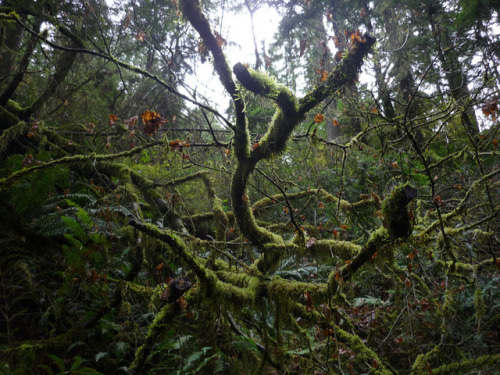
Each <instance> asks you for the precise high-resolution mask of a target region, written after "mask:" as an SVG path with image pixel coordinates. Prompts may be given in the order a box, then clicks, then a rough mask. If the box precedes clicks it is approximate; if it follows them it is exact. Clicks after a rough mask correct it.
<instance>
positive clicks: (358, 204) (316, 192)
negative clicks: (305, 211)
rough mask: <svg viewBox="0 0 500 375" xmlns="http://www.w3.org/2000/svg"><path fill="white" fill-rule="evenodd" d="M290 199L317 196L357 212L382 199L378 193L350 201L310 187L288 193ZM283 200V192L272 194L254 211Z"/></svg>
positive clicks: (378, 203)
mask: <svg viewBox="0 0 500 375" xmlns="http://www.w3.org/2000/svg"><path fill="white" fill-rule="evenodd" d="M286 196H287V198H288V200H297V199H301V198H305V197H312V196H317V197H318V199H322V200H324V201H326V202H331V203H334V204H335V206H336V207H338V206H340V209H341V210H342V211H343V212H345V213H350V212H356V210H357V209H359V208H362V207H370V206H374V207H380V205H381V201H380V198H379V197H378V196H377V195H373V196H372V197H371V198H366V199H361V200H359V201H357V202H353V203H350V202H348V201H346V200H344V199H341V198H339V197H337V196H334V195H333V194H330V193H328V192H327V191H326V190H324V189H321V188H320V189H309V190H304V191H299V192H297V193H289V194H287V195H286ZM282 200H283V195H282V194H275V195H271V196H270V197H268V198H267V197H266V198H262V199H260V200H258V201H257V202H255V203H254V204H253V205H252V209H253V210H254V211H260V210H264V209H267V208H271V207H274V206H275V205H276V203H277V202H281V201H282Z"/></svg>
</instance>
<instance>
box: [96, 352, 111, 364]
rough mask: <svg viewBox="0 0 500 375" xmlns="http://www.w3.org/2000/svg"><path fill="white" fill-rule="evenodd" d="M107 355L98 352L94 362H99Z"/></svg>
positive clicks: (106, 353)
mask: <svg viewBox="0 0 500 375" xmlns="http://www.w3.org/2000/svg"><path fill="white" fill-rule="evenodd" d="M107 355H108V352H99V353H97V354H96V355H95V361H96V362H99V361H100V360H101V359H103V358H104V357H106V356H107Z"/></svg>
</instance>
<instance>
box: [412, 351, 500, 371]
mask: <svg viewBox="0 0 500 375" xmlns="http://www.w3.org/2000/svg"><path fill="white" fill-rule="evenodd" d="M483 367H489V368H497V369H498V368H499V367H500V354H487V355H483V356H481V357H477V358H474V359H468V360H463V361H459V362H453V363H448V364H445V365H441V366H439V367H437V368H433V369H432V373H433V374H434V375H447V374H449V375H458V374H465V373H471V372H470V371H471V370H474V369H480V368H483ZM422 373H424V374H428V373H430V371H426V372H422Z"/></svg>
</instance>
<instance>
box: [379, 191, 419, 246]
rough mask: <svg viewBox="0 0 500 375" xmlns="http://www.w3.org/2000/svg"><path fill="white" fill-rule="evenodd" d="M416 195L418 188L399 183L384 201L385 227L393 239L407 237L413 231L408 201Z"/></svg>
mask: <svg viewBox="0 0 500 375" xmlns="http://www.w3.org/2000/svg"><path fill="white" fill-rule="evenodd" d="M415 196H416V190H415V189H414V188H412V187H411V186H410V185H408V184H401V185H398V186H397V187H396V188H394V190H393V191H392V192H391V194H390V195H389V197H387V198H386V199H384V201H383V202H382V215H383V222H384V227H385V228H386V229H387V231H388V233H389V235H390V236H391V238H393V239H397V238H406V237H408V236H409V235H410V234H411V232H412V227H411V223H410V217H409V216H408V208H407V206H408V203H409V202H410V201H411V200H412V199H413V198H414V197H415Z"/></svg>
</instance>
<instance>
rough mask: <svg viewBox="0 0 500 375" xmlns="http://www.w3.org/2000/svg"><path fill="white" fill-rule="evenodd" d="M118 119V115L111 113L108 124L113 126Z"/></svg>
mask: <svg viewBox="0 0 500 375" xmlns="http://www.w3.org/2000/svg"><path fill="white" fill-rule="evenodd" d="M117 121H118V117H116V116H115V115H113V114H110V115H109V126H113V125H114V124H115V123H116V122H117Z"/></svg>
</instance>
